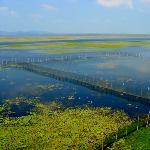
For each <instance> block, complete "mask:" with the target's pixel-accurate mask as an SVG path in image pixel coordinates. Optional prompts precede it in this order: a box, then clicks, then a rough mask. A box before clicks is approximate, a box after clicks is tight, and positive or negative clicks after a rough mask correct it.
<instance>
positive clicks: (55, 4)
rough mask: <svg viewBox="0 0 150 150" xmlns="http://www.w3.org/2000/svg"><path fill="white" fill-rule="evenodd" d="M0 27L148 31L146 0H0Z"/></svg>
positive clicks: (149, 12)
mask: <svg viewBox="0 0 150 150" xmlns="http://www.w3.org/2000/svg"><path fill="white" fill-rule="evenodd" d="M0 31H46V32H52V33H147V34H150V0H0Z"/></svg>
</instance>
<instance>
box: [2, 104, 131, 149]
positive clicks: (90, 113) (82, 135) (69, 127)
mask: <svg viewBox="0 0 150 150" xmlns="http://www.w3.org/2000/svg"><path fill="white" fill-rule="evenodd" d="M58 106H59V107H58ZM60 107H61V106H60V105H57V103H55V102H53V103H51V104H46V105H45V104H41V103H36V108H35V109H34V111H33V112H32V113H31V114H30V115H27V116H24V117H17V118H10V117H4V118H3V121H2V122H1V124H0V133H1V134H0V149H39V150H43V149H45V150H55V149H57V150H61V149H91V150H93V149H97V148H98V147H101V145H102V144H103V142H105V140H106V139H108V137H109V136H110V135H111V134H112V133H117V132H118V129H121V128H124V127H125V126H128V125H130V124H131V122H132V121H131V120H130V119H129V117H128V116H127V115H126V114H125V113H124V112H120V111H113V110H112V109H110V108H68V109H64V110H62V109H59V108H60ZM54 108H56V109H54Z"/></svg>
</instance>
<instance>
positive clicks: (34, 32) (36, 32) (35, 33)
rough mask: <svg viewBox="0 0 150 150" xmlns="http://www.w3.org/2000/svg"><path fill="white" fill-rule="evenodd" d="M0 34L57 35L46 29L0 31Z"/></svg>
mask: <svg viewBox="0 0 150 150" xmlns="http://www.w3.org/2000/svg"><path fill="white" fill-rule="evenodd" d="M0 35H3V36H4V35H6V36H8V35H16V36H19V35H20V36H23V35H24V36H25V35H26V36H28V35H57V34H54V33H49V32H44V31H27V32H25V31H17V32H7V31H0Z"/></svg>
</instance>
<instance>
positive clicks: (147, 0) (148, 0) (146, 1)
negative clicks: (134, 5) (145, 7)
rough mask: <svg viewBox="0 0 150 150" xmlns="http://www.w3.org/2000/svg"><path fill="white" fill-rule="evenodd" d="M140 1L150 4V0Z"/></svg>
mask: <svg viewBox="0 0 150 150" xmlns="http://www.w3.org/2000/svg"><path fill="white" fill-rule="evenodd" d="M141 1H142V3H145V4H150V0H141Z"/></svg>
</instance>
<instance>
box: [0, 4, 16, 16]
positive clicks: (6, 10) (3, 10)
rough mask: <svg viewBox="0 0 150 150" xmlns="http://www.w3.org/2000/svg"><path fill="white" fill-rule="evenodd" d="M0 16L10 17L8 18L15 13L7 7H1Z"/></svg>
mask: <svg viewBox="0 0 150 150" xmlns="http://www.w3.org/2000/svg"><path fill="white" fill-rule="evenodd" d="M0 14H2V15H10V16H16V12H15V11H14V10H12V9H10V8H8V7H5V6H1V7H0Z"/></svg>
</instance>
